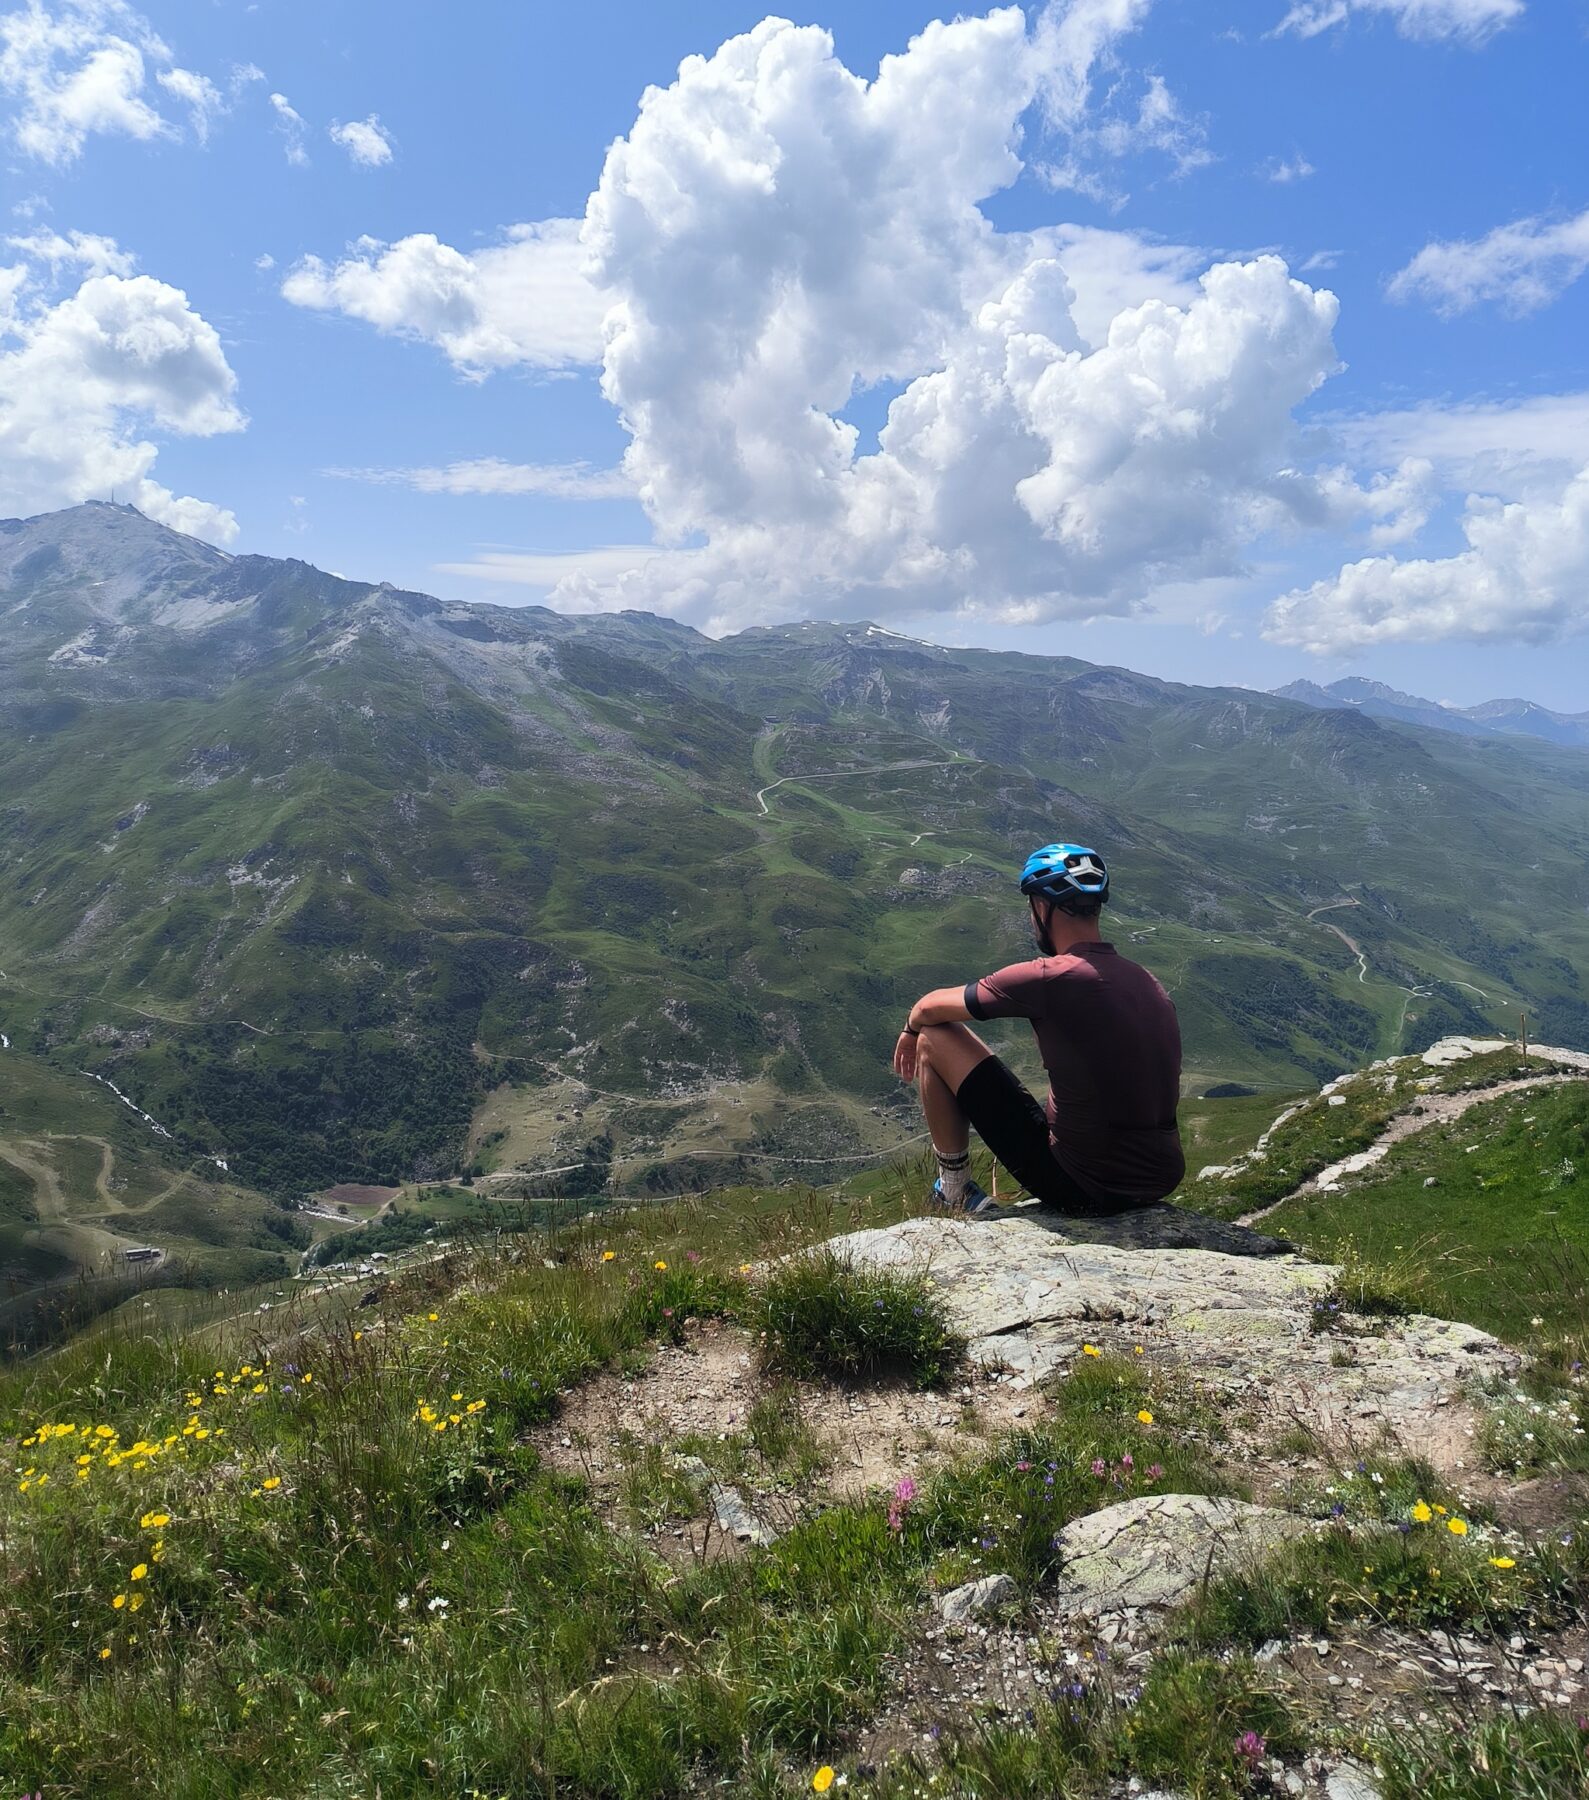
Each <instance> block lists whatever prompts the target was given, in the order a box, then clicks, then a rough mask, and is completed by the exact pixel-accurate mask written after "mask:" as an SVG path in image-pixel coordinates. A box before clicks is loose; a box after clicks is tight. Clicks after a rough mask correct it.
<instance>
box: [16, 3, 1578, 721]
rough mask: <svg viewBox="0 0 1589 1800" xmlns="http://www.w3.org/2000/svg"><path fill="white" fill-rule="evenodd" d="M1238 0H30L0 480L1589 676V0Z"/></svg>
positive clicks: (389, 548)
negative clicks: (952, 3) (764, 2)
mask: <svg viewBox="0 0 1589 1800" xmlns="http://www.w3.org/2000/svg"><path fill="white" fill-rule="evenodd" d="M1213 11H1214V9H1210V8H1207V7H1204V6H1199V5H1195V4H1192V0H1058V3H1057V4H1053V5H1049V6H1029V7H1028V8H1027V9H1026V11H1025V13H1024V15H1022V14H1020V13H1019V12H1018V11H1017V10H1016V9H1008V10H1007V11H1005V12H1003V13H988V14H983V15H978V14H971V15H968V16H967V19H966V21H965V22H964V23H963V24H962V25H959V26H956V27H954V28H953V29H952V30H951V31H950V32H948V33H938V34H936V35H934V34H931V33H929V34H928V36H927V37H925V38H922V39H920V40H919V41H918V42H917V43H916V44H915V45H914V47H912V40H913V39H914V38H916V37H917V34H919V33H921V32H922V31H923V29H924V28H925V27H927V26H928V25H929V23H930V22H931V21H933V20H934V19H935V18H937V17H939V16H940V14H939V13H937V12H935V11H934V10H933V9H932V8H930V7H926V6H921V5H900V4H893V3H891V0H872V3H871V4H869V5H867V6H866V7H864V8H854V7H851V8H844V9H837V8H833V9H824V10H820V11H815V12H809V11H796V12H794V13H793V14H792V18H793V24H794V26H795V27H820V28H825V29H826V31H827V32H828V33H830V34H831V42H830V43H829V42H828V41H827V40H824V39H823V38H822V37H821V36H820V33H814V32H812V31H810V30H804V31H802V30H798V29H794V30H791V29H787V28H783V27H779V26H776V25H764V24H762V21H763V19H764V14H763V12H762V11H761V10H760V9H758V8H756V7H752V6H739V5H727V4H719V5H702V4H678V5H674V6H671V7H667V8H656V7H651V6H647V7H640V6H632V5H629V4H613V5H608V6H604V7H600V8H594V7H586V8H578V9H573V8H565V7H550V6H542V5H531V4H515V5H506V4H494V3H489V4H476V5H473V6H470V7H467V8H439V7H437V6H435V5H434V4H433V3H431V0H424V3H420V0H387V3H385V4H382V5H380V6H376V5H374V4H371V3H369V0H330V3H326V0H321V3H319V4H315V5H312V6H311V5H307V4H284V3H278V0H260V3H259V4H255V5H244V4H240V3H234V0H216V3H215V4H210V5H197V4H191V3H190V4H181V5H178V4H161V3H159V0H151V3H149V4H146V5H144V6H142V7H137V8H135V7H133V6H131V5H128V4H123V3H121V0H74V3H68V0H30V3H29V4H25V5H18V4H16V0H0V118H3V129H4V134H5V149H4V153H3V175H0V179H3V183H4V192H3V197H0V198H3V205H0V230H3V231H4V232H5V233H6V235H7V236H8V237H9V239H10V242H9V245H0V269H8V270H9V271H10V272H9V273H8V274H3V275H0V329H3V330H4V331H5V333H6V335H4V336H0V514H6V513H18V512H22V513H27V512H35V511H41V510H46V509H47V508H48V507H50V506H54V505H61V504H67V503H70V502H71V501H73V500H76V499H81V498H85V497H89V496H90V495H98V494H100V493H108V491H109V488H110V486H111V485H113V484H116V483H119V484H120V485H119V491H120V492H121V494H122V497H131V498H134V499H136V500H138V502H139V503H140V504H143V505H144V506H145V508H146V510H150V511H152V512H154V513H155V514H156V515H157V516H160V515H163V516H166V517H168V518H169V519H170V521H171V522H172V523H176V524H179V525H182V526H184V527H185V528H188V529H197V530H199V531H201V532H202V533H203V534H205V535H209V536H212V537H215V538H216V539H217V541H221V542H225V543H227V545H228V547H230V548H232V549H244V550H258V551H263V552H266V553H268V554H272V555H296V556H302V557H304V558H306V559H307V560H309V561H312V562H314V563H316V564H318V565H320V566H322V567H326V568H332V569H337V570H339V571H341V572H344V573H346V574H349V575H354V576H358V577H368V578H370V579H388V580H391V581H394V582H397V583H399V584H402V585H407V586H412V587H417V588H422V589H425V590H427V591H431V592H440V593H445V594H448V595H455V596H459V597H463V598H490V599H496V600H504V601H510V602H524V601H532V600H543V599H546V598H547V597H548V596H550V598H551V600H552V603H553V604H558V605H566V606H573V607H595V606H617V605H643V606H646V607H649V608H651V609H653V610H658V611H667V612H671V613H674V614H676V615H677V616H680V617H683V618H686V619H688V620H690V621H691V622H692V623H695V624H698V625H701V626H703V627H704V628H707V629H711V630H723V629H733V628H736V627H738V626H742V625H745V624H751V623H757V622H769V621H771V620H774V619H781V618H794V617H801V616H819V617H826V616H834V615H841V616H854V617H859V616H871V617H880V618H882V619H884V621H885V622H887V623H888V624H890V625H891V626H892V627H894V628H895V629H899V630H904V631H914V632H917V633H919V634H920V635H922V636H925V637H930V638H933V639H935V640H937V641H941V642H955V643H994V644H999V645H1003V646H1007V647H1011V648H1020V649H1029V650H1033V651H1062V652H1066V653H1070V654H1077V655H1082V656H1086V657H1089V658H1092V659H1095V660H1099V661H1119V662H1123V663H1126V664H1128V665H1129V666H1132V667H1135V668H1139V669H1144V670H1147V671H1150V672H1154V673H1160V674H1166V675H1173V676H1179V677H1181V678H1185V679H1192V680H1222V681H1242V682H1248V683H1252V684H1254V685H1261V686H1269V685H1273V684H1276V683H1278V682H1281V681H1284V680H1287V679H1289V678H1291V677H1292V676H1295V675H1298V674H1307V675H1310V676H1313V677H1314V678H1316V679H1328V678H1330V677H1332V676H1334V675H1337V674H1341V673H1345V672H1364V673H1369V674H1373V675H1377V676H1379V677H1381V678H1383V679H1386V680H1389V681H1392V682H1394V683H1396V684H1397V685H1401V686H1405V687H1408V688H1412V689H1414V690H1416V691H1419V692H1424V693H1429V694H1432V695H1435V696H1436V697H1442V698H1451V699H1453V700H1456V701H1460V702H1472V701H1476V700H1479V699H1483V698H1487V697H1490V696H1491V695H1494V694H1497V693H1523V694H1526V695H1528V696H1530V697H1532V698H1535V699H1538V700H1541V701H1543V702H1544V703H1546V704H1550V705H1556V706H1559V707H1562V708H1566V709H1570V710H1581V709H1584V708H1589V681H1586V679H1585V670H1586V668H1589V658H1586V657H1585V656H1584V654H1583V639H1582V637H1581V635H1578V634H1579V633H1580V632H1581V630H1582V626H1583V624H1584V622H1585V617H1586V613H1589V474H1586V471H1589V348H1586V346H1589V330H1586V324H1589V304H1586V302H1589V279H1583V278H1582V277H1583V276H1584V271H1585V269H1586V268H1589V175H1586V171H1589V125H1586V122H1585V114H1586V109H1585V108H1584V106H1583V104H1582V95H1583V93H1584V91H1585V77H1586V74H1589V38H1586V28H1589V14H1586V12H1585V10H1584V8H1583V7H1582V6H1580V5H1576V4H1565V3H1562V0H1317V3H1315V0H1305V3H1304V4H1302V5H1299V6H1295V7H1291V8H1290V9H1289V10H1288V7H1287V0H1251V3H1249V4H1239V5H1232V6H1229V7H1225V8H1221V9H1218V15H1219V16H1218V19H1217V22H1216V21H1215V20H1214V19H1213V18H1211V16H1210V15H1211V13H1212V12H1213ZM746 33H756V34H757V35H756V36H755V37H754V38H752V39H750V40H744V38H743V34H746ZM735 39H740V40H741V41H740V43H739V44H738V46H737V47H736V45H735V44H733V43H732V42H731V40H735ZM687 57H688V58H696V59H700V60H698V61H696V62H695V63H694V64H692V65H691V66H690V69H689V70H687V71H686V74H685V77H684V78H683V79H682V80H681V79H680V63H681V61H682V60H683V59H685V58H687ZM884 58H893V59H894V61H893V63H892V64H891V65H889V68H890V70H891V72H889V73H887V74H886V75H885V77H884V78H883V79H878V77H879V67H880V64H881V63H882V61H883V59H884ZM648 85H652V86H655V87H656V88H657V89H658V90H661V91H660V92H659V93H658V94H657V95H656V96H655V97H654V99H653V100H652V101H651V102H650V103H649V104H648V105H647V107H646V108H645V110H644V113H643V114H642V110H641V96H642V94H643V92H644V91H645V90H646V88H647V87H648ZM334 134H335V135H334ZM615 143H617V144H618V149H617V150H615V151H614V152H613V154H612V156H611V158H610V159H609V148H610V147H611V146H613V145H614V144H615ZM604 167H605V169H606V175H605V177H604V174H603V171H604ZM598 183H600V184H601V196H602V197H601V198H600V199H599V200H598V201H597V202H596V203H595V204H594V205H592V206H591V210H590V216H589V217H588V218H587V204H588V202H589V201H590V196H591V195H592V193H593V190H596V189H597V187H598ZM581 221H583V228H582V229H581V224H580V222H581ZM526 227H533V228H534V230H532V231H524V230H520V231H519V232H518V235H517V236H514V235H512V234H513V233H514V231H515V228H526ZM74 234H80V235H75V236H74ZM1275 259H1279V261H1277V260H1275ZM1282 263H1283V265H1284V266H1283V267H1282V266H1281V264H1282ZM1210 269H1215V270H1216V271H1218V272H1217V273H1216V276H1215V277H1213V278H1211V279H1210V281H1209V282H1208V284H1207V285H1203V283H1202V278H1203V277H1204V276H1205V274H1206V273H1207V271H1209V270H1210ZM1330 296H1333V299H1332V298H1330ZM1337 302H1338V306H1337ZM604 321H605V324H604ZM1111 322H1112V323H1111ZM604 334H605V337H604ZM604 363H605V381H606V387H607V394H606V395H605V396H604V393H603V364H604ZM890 406H892V407H893V412H892V413H890V410H889V409H890ZM625 421H627V426H628V428H627V429H626V424H625ZM852 426H853V428H854V430H853V433H852V432H851V431H850V430H849V429H848V428H849V427H852ZM880 430H881V431H882V433H883V439H882V441H881V442H880V440H879V435H878V434H879V431H880ZM626 452H627V455H628V461H627V464H625V462H624V458H625V455H626ZM483 490H495V491H483ZM657 546H661V549H662V553H661V554H658V553H657V551H656V547H657Z"/></svg>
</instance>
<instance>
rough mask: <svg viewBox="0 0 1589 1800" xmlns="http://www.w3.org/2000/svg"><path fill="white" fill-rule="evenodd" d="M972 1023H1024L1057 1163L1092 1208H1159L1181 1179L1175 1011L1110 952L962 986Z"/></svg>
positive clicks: (1028, 965)
mask: <svg viewBox="0 0 1589 1800" xmlns="http://www.w3.org/2000/svg"><path fill="white" fill-rule="evenodd" d="M966 1011H967V1012H969V1013H970V1015H971V1016H972V1018H973V1019H1030V1020H1031V1022H1032V1030H1033V1032H1034V1033H1035V1034H1036V1036H1037V1046H1038V1049H1039V1050H1040V1051H1041V1053H1042V1057H1043V1066H1044V1068H1046V1069H1047V1071H1048V1082H1049V1088H1048V1132H1049V1142H1050V1144H1051V1146H1052V1148H1053V1152H1054V1157H1055V1160H1056V1161H1057V1162H1058V1163H1059V1165H1060V1166H1061V1168H1063V1169H1064V1170H1066V1172H1067V1173H1068V1174H1070V1175H1071V1176H1073V1177H1074V1178H1075V1180H1076V1182H1077V1183H1078V1184H1079V1185H1080V1186H1081V1187H1083V1188H1084V1189H1086V1190H1087V1191H1088V1192H1089V1193H1092V1194H1094V1195H1096V1196H1097V1198H1098V1199H1100V1200H1107V1199H1113V1198H1117V1199H1124V1200H1131V1201H1147V1200H1162V1199H1163V1198H1164V1196H1165V1195H1166V1194H1168V1193H1171V1192H1173V1190H1174V1189H1175V1188H1177V1187H1179V1186H1180V1183H1181V1178H1182V1176H1183V1175H1185V1173H1186V1158H1185V1156H1184V1155H1183V1154H1182V1152H1181V1134H1180V1131H1179V1130H1178V1129H1177V1126H1176V1120H1175V1109H1176V1104H1177V1102H1178V1101H1179V1099H1180V1091H1181V1028H1180V1025H1179V1023H1178V1022H1177V1020H1176V1017H1175V1003H1174V1002H1173V1001H1172V1000H1171V999H1170V997H1169V995H1168V994H1167V993H1165V991H1164V989H1163V988H1162V987H1161V986H1160V985H1159V983H1158V981H1157V980H1156V979H1155V978H1154V977H1153V976H1152V975H1150V974H1149V973H1148V971H1147V970H1146V969H1144V968H1143V967H1142V966H1141V964H1140V963H1134V962H1132V961H1131V960H1130V958H1129V957H1125V956H1121V955H1120V954H1119V952H1118V951H1117V950H1116V949H1115V947H1114V945H1113V944H1077V945H1075V946H1074V947H1073V948H1072V949H1070V950H1068V951H1067V952H1066V953H1065V954H1064V955H1063V956H1044V957H1039V958H1037V959H1035V960H1034V961H1032V962H1023V963H1011V964H1010V966H1009V967H1008V968H1007V969H1000V970H998V971H997V973H996V974H993V975H984V976H983V977H982V979H981V980H980V981H971V982H967V984H966Z"/></svg>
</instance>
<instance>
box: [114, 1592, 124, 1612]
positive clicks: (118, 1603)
mask: <svg viewBox="0 0 1589 1800" xmlns="http://www.w3.org/2000/svg"><path fill="white" fill-rule="evenodd" d="M126 1604H127V1596H126V1595H125V1594H118V1595H117V1596H116V1598H115V1599H114V1600H112V1601H111V1605H112V1606H113V1607H115V1609H116V1611H117V1612H120V1611H121V1609H122V1608H123V1607H124V1606H125V1605H126Z"/></svg>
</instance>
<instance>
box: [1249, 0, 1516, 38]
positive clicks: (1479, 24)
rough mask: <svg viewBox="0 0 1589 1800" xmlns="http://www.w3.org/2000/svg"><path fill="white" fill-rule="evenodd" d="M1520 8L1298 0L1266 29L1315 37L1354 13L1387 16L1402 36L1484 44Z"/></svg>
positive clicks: (1465, 2)
mask: <svg viewBox="0 0 1589 1800" xmlns="http://www.w3.org/2000/svg"><path fill="white" fill-rule="evenodd" d="M1524 11H1525V0H1299V3H1298V4H1297V5H1295V6H1293V7H1292V8H1291V10H1290V11H1289V12H1288V13H1287V14H1286V15H1285V17H1284V18H1283V19H1282V20H1281V21H1280V23H1279V24H1278V25H1277V26H1276V27H1275V28H1274V30H1273V31H1272V32H1271V33H1270V36H1271V37H1280V36H1282V35H1283V34H1285V33H1288V32H1289V33H1293V34H1294V35H1295V36H1297V37H1317V36H1319V34H1320V33H1321V32H1325V31H1329V30H1331V29H1333V28H1334V27H1335V26H1337V25H1344V24H1345V23H1346V22H1347V21H1348V20H1349V19H1351V18H1353V17H1354V16H1356V15H1358V14H1366V15H1368V16H1370V17H1379V18H1388V19H1389V20H1391V22H1392V23H1393V24H1394V25H1395V27H1396V29H1397V31H1398V32H1400V34H1401V35H1402V36H1403V37H1407V38H1454V39H1457V40H1458V41H1460V42H1466V43H1470V44H1480V43H1483V42H1484V40H1485V39H1486V38H1489V37H1492V36H1493V35H1494V34H1495V33H1496V32H1497V31H1500V30H1501V29H1502V28H1503V27H1505V26H1507V25H1510V24H1511V23H1512V21H1513V20H1514V19H1520V18H1521V17H1522V16H1523V13H1524Z"/></svg>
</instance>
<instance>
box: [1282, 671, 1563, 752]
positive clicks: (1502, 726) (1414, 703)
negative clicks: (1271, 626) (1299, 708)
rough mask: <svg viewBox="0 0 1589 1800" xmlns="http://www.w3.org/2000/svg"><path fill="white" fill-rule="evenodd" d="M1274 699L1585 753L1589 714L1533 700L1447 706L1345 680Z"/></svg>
mask: <svg viewBox="0 0 1589 1800" xmlns="http://www.w3.org/2000/svg"><path fill="white" fill-rule="evenodd" d="M1274 691H1275V693H1276V694H1278V695H1279V696H1280V697H1281V698H1282V699H1285V700H1300V701H1301V702H1302V704H1303V705H1304V706H1319V707H1327V708H1338V707H1354V708H1356V709H1357V710H1358V711H1360V712H1364V713H1367V714H1368V716H1369V717H1370V718H1372V719H1393V720H1396V721H1398V722H1400V723H1401V724H1403V725H1426V726H1428V727H1429V728H1430V729H1431V730H1434V731H1455V732H1458V733H1460V734H1461V735H1462V736H1465V737H1533V738H1543V739H1544V740H1545V742H1546V743H1548V744H1567V745H1574V746H1578V747H1580V748H1589V712H1583V713H1562V712H1552V711H1551V710H1550V708H1549V707H1546V706H1539V705H1536V704H1535V702H1534V701H1532V700H1486V701H1484V702H1483V703H1482V704H1481V705H1478V706H1447V705H1446V704H1445V703H1444V702H1443V701H1439V700H1422V699H1420V698H1419V697H1418V695H1416V694H1404V693H1402V692H1401V691H1400V689H1399V688H1393V687H1387V686H1386V685H1385V683H1384V682H1382V681H1370V680H1368V679H1367V678H1366V677H1365V676H1362V675H1348V676H1345V677H1344V678H1343V679H1342V680H1340V681H1332V682H1330V683H1329V684H1328V685H1327V686H1324V687H1321V686H1320V685H1319V684H1318V683H1317V682H1315V681H1293V682H1289V683H1288V684H1287V685H1286V686H1285V687H1282V688H1276V689H1275V690H1274Z"/></svg>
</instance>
